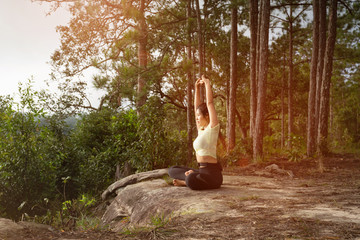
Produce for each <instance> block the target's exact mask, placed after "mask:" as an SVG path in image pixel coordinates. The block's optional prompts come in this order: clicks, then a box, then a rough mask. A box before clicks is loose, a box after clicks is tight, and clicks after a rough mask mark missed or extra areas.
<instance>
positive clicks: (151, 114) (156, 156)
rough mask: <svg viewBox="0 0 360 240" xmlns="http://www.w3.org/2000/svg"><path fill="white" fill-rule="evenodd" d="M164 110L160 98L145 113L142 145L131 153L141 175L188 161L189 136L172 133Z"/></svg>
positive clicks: (141, 124) (137, 144) (140, 136)
mask: <svg viewBox="0 0 360 240" xmlns="http://www.w3.org/2000/svg"><path fill="white" fill-rule="evenodd" d="M165 121H166V119H165V112H164V106H163V104H162V102H161V101H160V99H159V98H157V97H153V98H151V99H149V100H148V102H147V104H145V105H144V106H143V107H142V109H141V117H140V119H139V128H138V132H137V134H138V141H136V142H134V144H133V145H132V148H131V149H130V150H129V151H131V154H130V156H131V163H132V165H133V166H134V167H136V168H137V169H138V170H139V171H145V170H153V169H157V168H164V167H168V166H170V165H172V164H174V163H181V162H184V161H186V159H184V156H186V155H185V153H186V149H187V148H186V133H185V132H184V131H180V130H178V129H168V128H166V127H165V126H166V123H165Z"/></svg>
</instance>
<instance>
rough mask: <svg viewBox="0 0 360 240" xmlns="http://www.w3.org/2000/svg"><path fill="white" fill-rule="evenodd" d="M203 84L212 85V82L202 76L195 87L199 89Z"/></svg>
mask: <svg viewBox="0 0 360 240" xmlns="http://www.w3.org/2000/svg"><path fill="white" fill-rule="evenodd" d="M201 84H205V85H206V84H210V80H209V79H208V78H206V77H205V75H202V76H201V78H198V79H197V80H196V82H195V86H196V87H198V86H200V85H201Z"/></svg>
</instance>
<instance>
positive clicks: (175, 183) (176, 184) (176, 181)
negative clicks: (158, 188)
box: [173, 179, 186, 187]
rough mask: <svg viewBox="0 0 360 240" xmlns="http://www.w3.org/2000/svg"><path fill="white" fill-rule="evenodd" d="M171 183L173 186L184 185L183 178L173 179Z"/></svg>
mask: <svg viewBox="0 0 360 240" xmlns="http://www.w3.org/2000/svg"><path fill="white" fill-rule="evenodd" d="M173 184H174V186H177V187H182V186H186V182H185V181H184V180H179V179H174V180H173Z"/></svg>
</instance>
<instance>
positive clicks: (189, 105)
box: [186, 0, 194, 163]
mask: <svg viewBox="0 0 360 240" xmlns="http://www.w3.org/2000/svg"><path fill="white" fill-rule="evenodd" d="M186 17H187V40H188V43H187V46H186V54H187V60H188V61H189V62H191V59H192V51H191V43H192V39H191V32H192V29H191V28H192V24H191V0H187V7H186ZM191 70H192V69H191V68H188V69H187V78H188V79H187V81H188V82H187V89H186V96H187V108H186V115H187V122H186V125H187V136H188V137H187V142H188V156H187V162H188V163H190V162H191V160H192V157H193V146H192V141H193V140H192V137H193V114H192V113H193V103H192V91H191V90H192V89H193V84H194V83H193V82H194V81H193V75H192V74H191V72H192V71H191Z"/></svg>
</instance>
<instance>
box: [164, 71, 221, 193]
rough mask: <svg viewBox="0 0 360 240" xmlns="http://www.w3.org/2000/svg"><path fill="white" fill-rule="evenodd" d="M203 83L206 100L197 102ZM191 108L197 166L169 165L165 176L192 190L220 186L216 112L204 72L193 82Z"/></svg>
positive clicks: (218, 128)
mask: <svg viewBox="0 0 360 240" xmlns="http://www.w3.org/2000/svg"><path fill="white" fill-rule="evenodd" d="M202 84H204V85H205V93H206V103H201V104H200V85H202ZM194 108H195V116H196V126H197V130H198V136H197V138H196V139H195V141H194V143H193V145H194V149H195V152H196V160H197V162H198V165H199V169H193V168H188V167H180V166H173V167H170V168H169V176H170V177H172V178H174V180H173V184H174V185H175V186H187V187H189V188H190V189H193V190H203V189H216V188H220V186H221V184H222V182H223V176H222V168H221V165H220V164H219V163H218V161H217V159H216V145H217V140H218V136H219V130H220V124H219V121H218V118H217V115H216V111H215V107H214V102H213V96H212V90H211V86H210V81H209V79H207V78H206V77H205V76H202V78H201V79H198V80H197V81H196V83H195V99H194Z"/></svg>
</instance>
